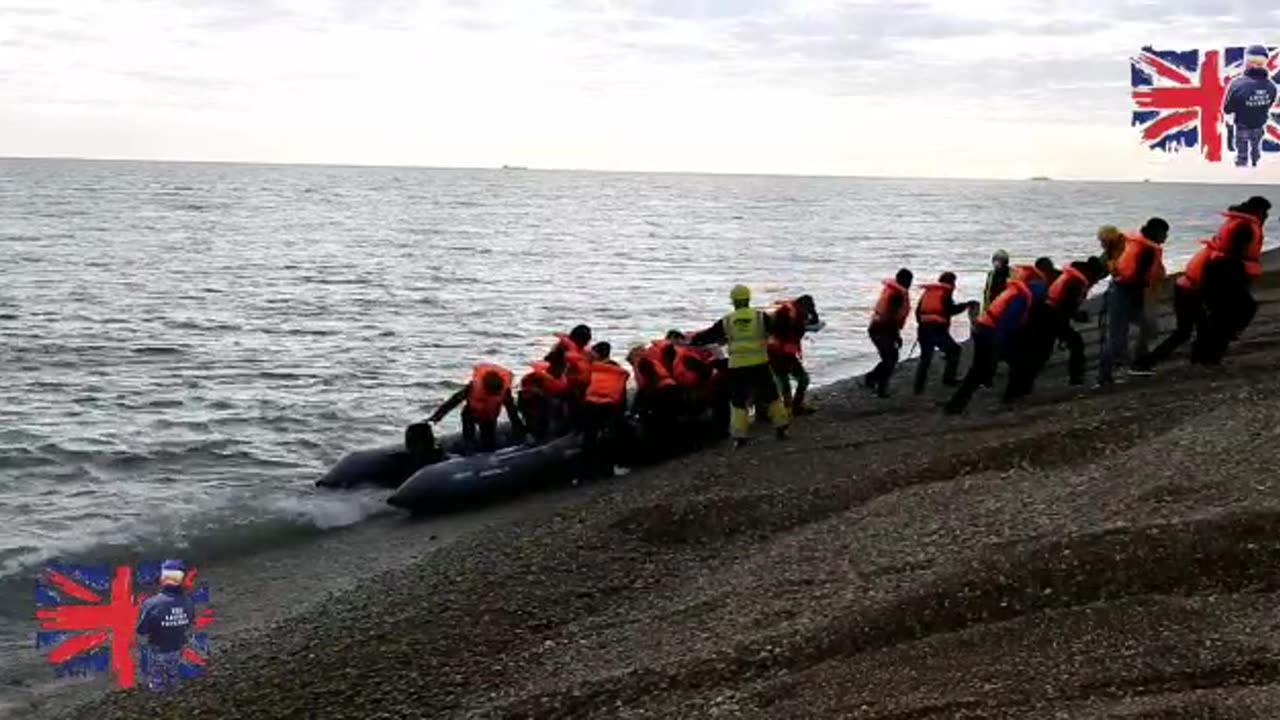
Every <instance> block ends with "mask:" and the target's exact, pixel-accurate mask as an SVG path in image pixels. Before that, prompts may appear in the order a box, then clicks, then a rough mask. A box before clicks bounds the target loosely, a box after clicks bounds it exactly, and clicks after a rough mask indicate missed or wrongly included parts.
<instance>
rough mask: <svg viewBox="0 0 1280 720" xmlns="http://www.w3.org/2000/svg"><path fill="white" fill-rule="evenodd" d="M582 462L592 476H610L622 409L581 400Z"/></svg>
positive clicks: (621, 418)
mask: <svg viewBox="0 0 1280 720" xmlns="http://www.w3.org/2000/svg"><path fill="white" fill-rule="evenodd" d="M582 417H583V426H582V461H583V464H584V466H585V467H586V470H587V474H588V475H590V476H593V477H600V476H611V475H613V461H614V459H615V457H616V453H617V443H618V436H619V431H620V429H621V426H622V421H623V419H624V411H623V409H622V408H621V407H620V406H618V405H614V404H604V403H591V402H589V403H584V404H583V407H582Z"/></svg>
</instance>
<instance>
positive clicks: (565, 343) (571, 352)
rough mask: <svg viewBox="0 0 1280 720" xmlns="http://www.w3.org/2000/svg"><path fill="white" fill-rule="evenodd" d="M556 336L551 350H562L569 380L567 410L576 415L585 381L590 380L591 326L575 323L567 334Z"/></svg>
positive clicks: (566, 377) (584, 391)
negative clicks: (568, 404) (568, 403)
mask: <svg viewBox="0 0 1280 720" xmlns="http://www.w3.org/2000/svg"><path fill="white" fill-rule="evenodd" d="M556 338H557V339H556V344H555V345H554V346H553V347H552V351H555V350H563V351H564V357H565V364H566V369H565V379H566V380H568V381H569V400H570V408H569V410H570V414H571V415H573V416H575V417H576V414H577V411H578V408H579V406H581V404H582V396H583V394H584V393H586V391H587V383H588V382H590V380H591V349H590V345H591V328H590V327H588V326H586V325H577V326H575V327H574V328H573V329H572V330H570V331H569V334H568V335H564V334H560V333H557V334H556Z"/></svg>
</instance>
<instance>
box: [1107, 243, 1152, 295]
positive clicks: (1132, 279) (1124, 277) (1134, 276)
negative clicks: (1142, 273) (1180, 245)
mask: <svg viewBox="0 0 1280 720" xmlns="http://www.w3.org/2000/svg"><path fill="white" fill-rule="evenodd" d="M1148 249H1149V250H1151V251H1152V252H1153V253H1155V257H1154V258H1152V260H1151V269H1150V270H1148V271H1147V275H1146V277H1138V260H1139V258H1141V257H1142V252H1143V250H1148ZM1113 276H1114V277H1115V279H1116V280H1118V281H1119V282H1122V283H1125V284H1126V285H1140V286H1142V287H1147V286H1149V285H1151V283H1153V282H1156V281H1158V280H1159V279H1160V278H1161V277H1163V276H1164V248H1163V247H1162V246H1160V245H1158V244H1156V243H1154V242H1152V241H1150V240H1148V239H1146V238H1145V237H1143V236H1142V235H1140V234H1138V233H1133V234H1129V233H1125V238H1124V252H1122V253H1120V259H1119V260H1116V268H1115V272H1114V273H1113Z"/></svg>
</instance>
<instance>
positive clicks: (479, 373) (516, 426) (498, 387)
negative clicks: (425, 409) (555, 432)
mask: <svg viewBox="0 0 1280 720" xmlns="http://www.w3.org/2000/svg"><path fill="white" fill-rule="evenodd" d="M511 381H512V375H511V371H510V370H507V369H506V368H504V367H501V366H498V365H493V364H490V363H480V364H479V365H476V366H475V369H474V370H472V373H471V381H470V382H468V383H467V384H466V385H464V386H463V387H462V389H461V390H459V391H458V392H456V393H454V394H453V395H452V396H450V397H449V399H448V400H445V401H444V403H443V404H442V405H441V406H440V407H439V408H438V409H437V410H436V411H435V412H434V413H432V414H431V417H429V418H427V422H429V423H432V424H435V423H438V422H440V421H441V420H443V419H444V417H445V416H446V415H448V414H449V413H450V412H452V411H453V409H454V408H456V407H458V406H459V405H462V439H463V443H464V444H465V445H466V447H467V449H468V451H475V450H479V451H481V452H492V451H493V450H496V449H497V440H498V417H499V416H500V415H501V414H502V411H503V409H504V408H505V409H506V411H507V418H508V419H510V420H511V431H512V434H513V435H515V436H516V437H521V436H523V435H524V426H523V424H522V423H521V421H520V411H519V410H518V409H517V408H516V401H515V398H514V397H512V395H511ZM464 403H465V404H464ZM477 430H478V431H479V435H480V437H479V442H478V443H477V438H476V434H477V433H476V431H477Z"/></svg>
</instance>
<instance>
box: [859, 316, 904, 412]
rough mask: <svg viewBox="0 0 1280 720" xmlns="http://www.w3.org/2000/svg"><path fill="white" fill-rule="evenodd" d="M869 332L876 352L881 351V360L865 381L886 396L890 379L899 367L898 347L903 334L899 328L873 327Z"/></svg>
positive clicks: (882, 395)
mask: <svg viewBox="0 0 1280 720" xmlns="http://www.w3.org/2000/svg"><path fill="white" fill-rule="evenodd" d="M867 334H868V335H870V336H871V342H872V344H874V345H875V346H876V352H878V353H880V362H879V363H878V364H877V365H876V366H875V367H874V368H872V370H871V372H869V373H867V377H866V378H865V383H866V385H867V387H869V388H872V389H874V390H875V391H876V393H877V394H879V395H880V396H881V397H884V396H887V395H888V394H889V380H890V378H892V377H893V371H894V369H895V368H896V367H898V349H899V348H900V347H901V345H902V336H901V335H900V334H899V333H898V331H897V330H892V329H889V330H882V329H879V328H871V329H870V330H868V331H867Z"/></svg>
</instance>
